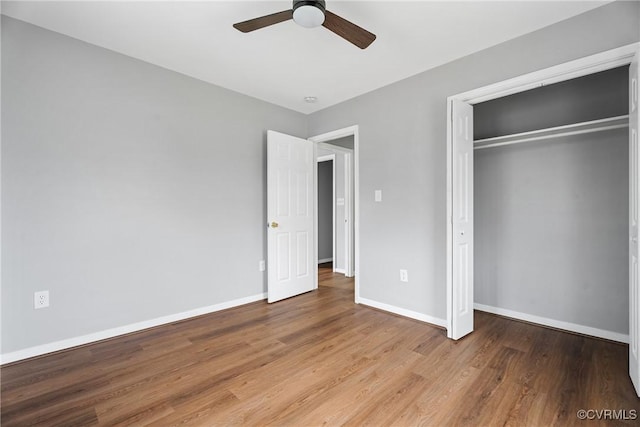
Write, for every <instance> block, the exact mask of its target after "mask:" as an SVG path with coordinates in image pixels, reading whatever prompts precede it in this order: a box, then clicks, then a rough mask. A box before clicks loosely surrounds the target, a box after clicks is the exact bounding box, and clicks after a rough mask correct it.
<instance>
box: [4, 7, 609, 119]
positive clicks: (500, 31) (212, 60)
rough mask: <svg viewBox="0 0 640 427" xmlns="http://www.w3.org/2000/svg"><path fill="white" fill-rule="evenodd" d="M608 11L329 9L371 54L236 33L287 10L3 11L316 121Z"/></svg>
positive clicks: (295, 31)
mask: <svg viewBox="0 0 640 427" xmlns="http://www.w3.org/2000/svg"><path fill="white" fill-rule="evenodd" d="M605 3H608V1H540V0H538V1H497V2H489V1H468V2H462V1H440V2H437V1H409V2H404V1H403V2H401V1H370V0H369V1H366V0H360V1H341V0H327V9H328V10H330V11H332V12H334V13H336V14H338V15H340V16H342V17H343V18H345V19H347V20H349V21H352V22H354V23H355V24H358V25H360V26H361V27H364V28H366V29H367V30H369V31H371V32H372V33H374V34H376V35H377V39H376V41H375V42H373V44H372V45H371V46H370V47H369V48H368V49H366V50H360V49H358V48H357V47H355V46H353V45H351V44H350V43H348V42H347V41H345V40H343V39H341V38H339V37H338V36H336V35H335V34H333V33H332V32H330V31H329V30H327V29H325V28H323V27H319V28H314V29H306V28H302V27H300V26H298V25H297V24H295V23H294V22H293V21H288V22H284V23H281V24H277V25H274V26H271V27H267V28H264V29H261V30H258V31H254V32H252V33H247V34H243V33H241V32H239V31H237V30H235V29H234V28H233V27H232V24H233V23H235V22H239V21H244V20H247V19H251V18H255V17H258V16H262V15H266V14H269V13H274V12H279V11H281V10H286V9H290V8H291V4H292V3H291V1H206V2H189V1H172V2H158V1H137V2H134V1H102V2H94V1H72V2H57V1H45V2H35V1H17V2H11V1H3V2H2V13H3V14H5V15H8V16H11V17H13V18H17V19H20V20H23V21H26V22H30V23H32V24H35V25H38V26H41V27H44V28H47V29H50V30H53V31H57V32H59V33H62V34H66V35H68V36H71V37H75V38H77V39H80V40H84V41H87V42H89V43H92V44H95V45H98V46H102V47H105V48H107V49H111V50H114V51H116V52H120V53H123V54H125V55H129V56H132V57H135V58H139V59H142V60H144V61H147V62H150V63H152V64H156V65H159V66H161V67H164V68H168V69H171V70H175V71H177V72H180V73H183V74H186V75H189V76H192V77H195V78H198V79H201V80H204V81H207V82H210V83H214V84H216V85H219V86H223V87H225V88H228V89H232V90H234V91H237V92H241V93H244V94H246V95H250V96H253V97H256V98H259V99H262V100H265V101H268V102H271V103H274V104H277V105H281V106H284V107H287V108H290V109H293V110H296V111H300V112H302V113H312V112H314V111H317V110H320V109H322V108H326V107H328V106H331V105H334V104H337V103H339V102H342V101H345V100H347V99H349V98H353V97H355V96H358V95H361V94H363V93H366V92H369V91H371V90H374V89H377V88H379V87H382V86H385V85H388V84H390V83H393V82H395V81H398V80H401V79H403V78H406V77H409V76H412V75H415V74H417V73H420V72H422V71H425V70H427V69H430V68H433V67H436V66H438V65H441V64H444V63H446V62H449V61H451V60H454V59H456V58H460V57H463V56H465V55H468V54H470V53H473V52H476V51H479V50H482V49H485V48H487V47H489V46H493V45H496V44H498V43H501V42H503V41H506V40H509V39H512V38H515V37H518V36H520V35H522V34H526V33H529V32H531V31H535V30H537V29H539V28H542V27H545V26H548V25H550V24H553V23H555V22H558V21H561V20H564V19H567V18H570V17H572V16H574V15H577V14H580V13H583V12H585V11H587V10H590V9H593V8H596V7H598V6H601V5H603V4H605ZM25 54H28V53H27V52H25ZM305 96H316V97H317V98H318V101H317V102H316V103H314V104H309V103H305V102H304V99H303V98H304V97H305Z"/></svg>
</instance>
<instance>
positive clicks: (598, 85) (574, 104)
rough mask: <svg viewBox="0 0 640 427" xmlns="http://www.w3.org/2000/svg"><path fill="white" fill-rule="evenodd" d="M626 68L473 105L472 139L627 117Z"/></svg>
mask: <svg viewBox="0 0 640 427" xmlns="http://www.w3.org/2000/svg"><path fill="white" fill-rule="evenodd" d="M628 99H629V66H624V67H617V68H614V69H611V70H607V71H602V72H600V73H596V74H590V75H587V76H584V77H580V78H578V79H573V80H568V81H565V82H561V83H556V84H553V85H548V86H544V87H541V88H537V89H534V90H528V91H526V92H521V93H517V94H514V95H511V96H505V97H503V98H498V99H494V100H492V101H487V102H483V103H480V104H476V105H474V106H473V117H474V123H473V134H474V138H475V139H482V138H490V137H492V136H500V135H508V134H513V133H519V132H527V131H530V130H536V129H543V128H548V127H553V126H561V125H567V124H571V123H579V122H586V121H590V120H597V119H602V118H605V117H616V116H621V115H625V114H629V105H628Z"/></svg>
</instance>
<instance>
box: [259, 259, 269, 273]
mask: <svg viewBox="0 0 640 427" xmlns="http://www.w3.org/2000/svg"><path fill="white" fill-rule="evenodd" d="M266 269H267V267H266V266H265V263H264V260H263V259H261V260H260V261H259V262H258V270H260V271H265V270H266Z"/></svg>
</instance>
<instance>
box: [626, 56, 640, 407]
mask: <svg viewBox="0 0 640 427" xmlns="http://www.w3.org/2000/svg"><path fill="white" fill-rule="evenodd" d="M639 56H640V52H636V54H635V57H634V58H633V61H632V62H631V65H630V67H629V376H630V377H631V381H632V382H633V386H634V387H635V389H636V393H637V394H638V396H640V355H639V354H638V353H639V349H638V343H639V341H640V330H639V329H640V328H639V327H638V326H639V325H638V319H639V318H638V315H639V313H638V311H639V310H640V282H639V280H640V278H639V277H638V258H639V257H640V246H639V245H640V242H639V241H638V201H639V200H640V175H639V172H638V165H639V164H640V151H639V150H638V122H639V119H640V109H639V108H638V91H639V89H638V57H639Z"/></svg>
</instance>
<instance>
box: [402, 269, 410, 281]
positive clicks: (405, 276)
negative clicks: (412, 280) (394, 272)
mask: <svg viewBox="0 0 640 427" xmlns="http://www.w3.org/2000/svg"><path fill="white" fill-rule="evenodd" d="M400 281H401V282H408V281H409V272H408V271H407V270H400Z"/></svg>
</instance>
